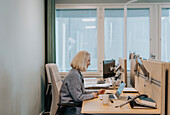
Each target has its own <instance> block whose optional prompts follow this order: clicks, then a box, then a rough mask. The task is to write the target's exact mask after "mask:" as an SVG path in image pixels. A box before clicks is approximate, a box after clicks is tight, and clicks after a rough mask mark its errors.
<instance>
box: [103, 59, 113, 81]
mask: <svg viewBox="0 0 170 115" xmlns="http://www.w3.org/2000/svg"><path fill="white" fill-rule="evenodd" d="M114 67H115V60H113V59H112V60H104V61H103V78H108V77H114V76H115V72H114V69H113V68H114Z"/></svg>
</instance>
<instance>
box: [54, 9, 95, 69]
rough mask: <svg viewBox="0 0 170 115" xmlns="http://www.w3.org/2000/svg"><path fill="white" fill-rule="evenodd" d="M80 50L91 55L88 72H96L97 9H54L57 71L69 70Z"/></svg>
mask: <svg viewBox="0 0 170 115" xmlns="http://www.w3.org/2000/svg"><path fill="white" fill-rule="evenodd" d="M81 50H86V51H88V52H89V53H90V54H91V65H90V66H89V68H88V71H97V9H56V63H57V65H58V68H59V71H61V72H66V71H69V70H70V69H71V67H70V63H71V61H72V59H73V57H74V56H75V55H76V53H78V52H79V51H81Z"/></svg>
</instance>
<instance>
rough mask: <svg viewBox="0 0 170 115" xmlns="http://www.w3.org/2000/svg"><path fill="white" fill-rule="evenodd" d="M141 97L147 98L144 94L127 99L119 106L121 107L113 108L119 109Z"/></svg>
mask: <svg viewBox="0 0 170 115" xmlns="http://www.w3.org/2000/svg"><path fill="white" fill-rule="evenodd" d="M141 96H144V97H148V96H147V95H146V94H141V95H137V96H136V97H133V98H128V100H127V101H126V102H125V103H123V104H121V105H117V106H115V108H117V107H120V108H121V107H123V106H124V105H126V104H128V103H130V102H132V101H134V100H135V99H137V98H140V97H141Z"/></svg>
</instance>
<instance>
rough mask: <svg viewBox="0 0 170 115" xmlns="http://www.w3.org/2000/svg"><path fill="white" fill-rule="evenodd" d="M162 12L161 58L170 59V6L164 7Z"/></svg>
mask: <svg viewBox="0 0 170 115" xmlns="http://www.w3.org/2000/svg"><path fill="white" fill-rule="evenodd" d="M161 14H162V15H161V60H163V61H170V48H169V46H170V32H169V30H170V8H162V11H161Z"/></svg>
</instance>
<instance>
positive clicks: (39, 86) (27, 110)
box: [0, 0, 45, 115]
mask: <svg viewBox="0 0 170 115" xmlns="http://www.w3.org/2000/svg"><path fill="white" fill-rule="evenodd" d="M44 48H45V46H44V0H0V114H1V115H38V114H39V113H40V112H41V110H42V108H43V104H44V96H43V93H44V60H45V59H44V58H45V54H44V52H45V49H44Z"/></svg>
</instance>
